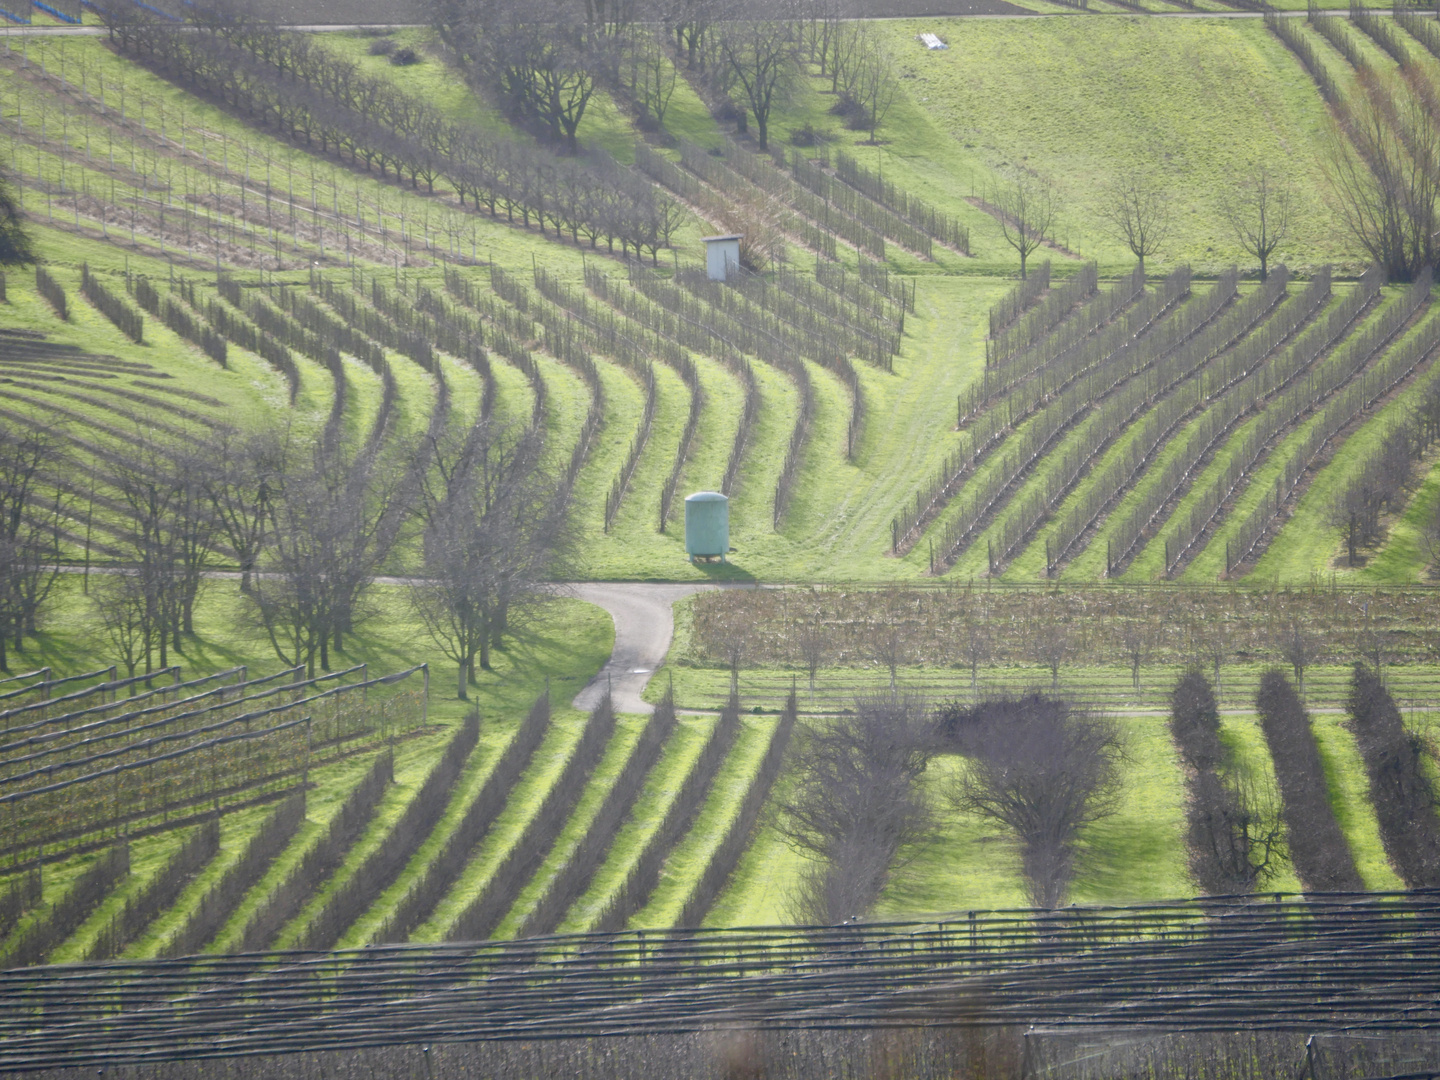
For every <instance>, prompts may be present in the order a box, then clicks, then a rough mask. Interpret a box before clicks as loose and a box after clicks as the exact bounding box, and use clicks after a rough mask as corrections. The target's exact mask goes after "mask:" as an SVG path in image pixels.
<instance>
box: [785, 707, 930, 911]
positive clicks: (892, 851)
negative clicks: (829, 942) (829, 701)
mask: <svg viewBox="0 0 1440 1080" xmlns="http://www.w3.org/2000/svg"><path fill="white" fill-rule="evenodd" d="M928 723H929V720H928V715H927V711H926V709H925V706H924V704H923V703H922V702H920V701H919V700H917V699H915V698H913V697H908V696H906V695H903V694H899V693H895V692H889V693H882V694H873V695H868V696H863V697H860V698H857V699H856V701H855V712H854V714H853V715H849V716H844V717H841V718H839V719H837V720H835V721H834V722H833V723H832V724H830V725H829V726H827V727H823V728H818V729H816V730H814V731H812V732H810V733H809V734H808V735H807V737H806V738H805V739H804V742H803V744H802V745H801V747H800V749H799V751H798V752H797V753H796V755H795V764H794V776H795V783H794V787H793V788H792V789H791V791H790V794H789V796H788V797H787V798H786V799H785V800H784V801H783V802H782V804H781V805H782V809H783V819H782V821H781V825H780V829H781V832H782V833H783V834H784V836H785V837H786V839H787V840H789V842H790V843H791V845H792V846H794V847H795V848H797V849H799V850H800V851H803V852H805V853H807V854H809V855H811V856H812V857H813V858H814V859H815V860H816V862H815V864H814V868H813V869H812V870H811V871H810V872H809V873H808V874H807V875H806V878H805V881H804V882H803V894H802V896H801V899H800V901H799V910H798V911H797V912H796V914H797V915H798V916H800V917H801V918H805V919H808V920H811V921H814V922H821V923H837V922H842V921H844V920H845V919H849V918H853V917H857V916H861V915H864V914H866V913H867V912H868V911H869V910H870V909H871V908H872V907H873V906H874V904H875V902H876V901H877V900H878V899H879V898H880V893H881V892H882V891H883V890H884V888H885V883H886V882H887V881H888V880H889V878H890V875H891V873H892V872H893V871H894V870H895V868H896V866H897V865H898V862H899V859H900V857H901V853H902V851H901V849H902V848H904V847H905V846H906V845H908V844H913V843H915V842H916V841H918V840H920V839H921V838H923V837H924V836H925V835H926V834H927V833H928V832H929V830H930V825H931V821H932V815H931V809H930V806H929V805H928V803H927V802H926V800H925V797H924V795H923V793H922V792H921V791H920V790H919V789H918V787H917V781H918V780H919V778H920V776H921V774H922V773H924V771H925V768H926V766H927V765H928V764H929V761H930V755H931V749H930V743H931V740H930V738H929V736H928V733H927V730H926V726H927V724H928Z"/></svg>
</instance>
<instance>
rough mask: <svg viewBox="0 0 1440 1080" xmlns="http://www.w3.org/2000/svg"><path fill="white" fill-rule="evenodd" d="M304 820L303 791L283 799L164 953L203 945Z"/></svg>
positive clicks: (188, 950) (187, 951)
mask: <svg viewBox="0 0 1440 1080" xmlns="http://www.w3.org/2000/svg"><path fill="white" fill-rule="evenodd" d="M304 821H305V793H304V792H303V791H301V792H297V793H296V794H294V795H291V796H290V797H288V798H286V799H285V800H283V801H282V802H281V803H280V805H279V806H277V807H276V808H275V811H274V813H272V814H270V815H269V816H268V817H266V819H265V821H264V822H263V823H262V824H261V826H260V828H259V829H257V830H256V831H255V833H254V834H253V835H252V836H251V837H250V839H249V841H248V842H247V843H246V845H245V850H244V851H243V852H241V854H240V858H239V859H238V860H236V862H235V864H234V865H233V866H231V867H230V868H229V869H228V870H226V871H225V873H224V874H223V875H222V876H221V878H220V880H219V881H217V882H216V883H215V884H214V885H213V886H211V888H210V889H209V890H208V891H207V892H206V893H205V894H204V895H203V896H201V897H200V899H199V900H198V901H197V902H196V904H195V906H194V907H193V908H191V909H190V914H189V916H188V917H187V918H186V920H185V924H184V925H183V926H182V927H181V928H180V929H179V930H178V931H176V933H175V934H174V935H173V936H172V937H171V938H170V940H169V941H168V942H166V943H165V948H164V949H163V951H162V955H164V956H187V955H190V954H192V953H197V952H199V951H200V950H201V949H202V948H204V946H205V945H207V944H208V943H209V942H210V941H211V940H212V939H213V938H214V937H215V935H216V934H218V933H220V930H221V928H222V927H223V926H224V925H225V923H226V922H227V921H229V919H230V917H231V916H232V915H234V914H235V912H236V911H237V910H238V909H239V907H240V904H241V903H242V902H243V901H244V899H245V896H246V894H247V893H249V892H250V890H251V889H253V888H254V887H255V886H256V885H258V884H259V883H260V879H261V878H262V877H264V876H265V873H266V871H268V870H269V869H270V867H271V866H272V865H273V864H274V862H275V860H276V859H277V858H279V856H280V853H281V852H283V851H284V850H285V849H286V847H288V846H289V844H290V841H291V840H293V839H294V838H295V833H296V832H297V831H299V828H300V826H301V825H302V824H303V823H304Z"/></svg>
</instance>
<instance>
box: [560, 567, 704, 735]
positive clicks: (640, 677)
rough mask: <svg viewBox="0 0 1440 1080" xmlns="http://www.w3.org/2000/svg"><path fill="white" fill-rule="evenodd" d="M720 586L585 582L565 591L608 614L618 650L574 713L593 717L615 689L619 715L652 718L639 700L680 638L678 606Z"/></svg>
mask: <svg viewBox="0 0 1440 1080" xmlns="http://www.w3.org/2000/svg"><path fill="white" fill-rule="evenodd" d="M714 588H718V586H716V585H706V584H690V585H661V584H642V583H637V582H586V583H584V584H576V585H570V586H568V587H567V589H566V591H567V592H568V593H570V594H571V595H572V596H575V597H576V598H578V599H580V600H585V601H588V602H589V603H591V604H595V605H597V606H599V607H602V608H604V609H605V610H606V611H608V612H609V613H610V618H611V619H612V620H613V621H614V623H615V649H614V651H613V652H612V653H611V654H610V660H609V662H608V663H607V664H606V665H605V666H604V667H603V668H601V669H600V673H599V674H598V675H596V676H595V678H593V679H591V680H590V682H589V683H587V684H586V686H585V689H583V690H581V691H580V693H578V694H576V695H575V700H574V702H573V704H574V706H575V708H577V709H585V710H586V711H589V710H590V709H593V708H595V706H596V705H598V704H600V699H601V698H602V697H604V695H605V689H606V687H607V686H608V687H609V688H610V695H611V699H612V700H613V702H614V705H615V711H616V712H622V713H650V712H652V711H654V706H652V705H651V704H649V703H648V702H646V701H643V700H642V699H641V697H640V695H641V694H642V693H643V692H644V690H645V686H646V684H647V683H649V682H650V676H651V675H653V674H654V673H655V669H656V668H658V667H659V666H660V665H661V664H662V663H663V662H664V660H665V654H666V653H667V652H669V651H670V639H671V638H672V637H674V635H675V613H674V604H675V601H677V600H682V599H684V598H685V597H687V596H690V595H691V594H692V593H697V592H701V591H702V590H708V589H714Z"/></svg>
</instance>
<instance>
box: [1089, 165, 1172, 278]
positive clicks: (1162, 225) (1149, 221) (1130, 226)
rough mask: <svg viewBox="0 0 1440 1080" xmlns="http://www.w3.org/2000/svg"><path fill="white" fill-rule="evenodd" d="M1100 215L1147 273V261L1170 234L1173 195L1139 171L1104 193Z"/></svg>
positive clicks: (1126, 176)
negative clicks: (1171, 197) (1171, 199)
mask: <svg viewBox="0 0 1440 1080" xmlns="http://www.w3.org/2000/svg"><path fill="white" fill-rule="evenodd" d="M1103 198H1104V201H1103V202H1102V203H1101V205H1100V216H1101V217H1102V218H1103V219H1104V221H1105V223H1106V224H1107V225H1108V226H1109V228H1110V232H1111V234H1112V235H1113V236H1114V237H1115V238H1116V239H1117V240H1119V241H1120V242H1121V243H1122V244H1124V245H1125V246H1126V247H1128V248H1129V249H1130V253H1131V254H1132V255H1134V256H1135V258H1136V259H1138V260H1139V261H1140V270H1141V272H1142V273H1143V272H1144V270H1145V259H1146V258H1147V257H1148V256H1151V255H1154V254H1155V253H1156V252H1158V251H1159V250H1160V248H1161V246H1162V245H1163V244H1164V243H1165V241H1166V239H1167V238H1168V237H1169V235H1170V225H1171V221H1172V215H1171V208H1170V196H1169V193H1168V192H1166V190H1165V188H1164V187H1163V186H1162V185H1161V184H1160V183H1159V182H1158V181H1157V180H1156V179H1155V178H1154V177H1152V176H1150V175H1148V174H1147V173H1144V172H1140V171H1138V170H1135V171H1131V172H1128V173H1125V174H1124V175H1122V176H1118V177H1116V178H1115V179H1114V180H1113V181H1112V182H1111V183H1110V185H1109V186H1108V187H1107V188H1106V190H1105V192H1104V197H1103Z"/></svg>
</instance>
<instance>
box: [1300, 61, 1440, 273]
mask: <svg viewBox="0 0 1440 1080" xmlns="http://www.w3.org/2000/svg"><path fill="white" fill-rule="evenodd" d="M1363 88H1364V93H1363V94H1362V95H1360V97H1359V100H1358V101H1356V102H1355V103H1354V104H1353V105H1351V106H1349V108H1348V111H1347V116H1346V122H1345V125H1344V128H1343V130H1341V129H1339V128H1336V129H1334V130H1332V131H1331V133H1330V140H1329V153H1328V156H1327V171H1328V173H1329V176H1330V181H1331V185H1332V186H1333V187H1334V189H1335V191H1336V192H1337V194H1338V195H1339V196H1340V209H1341V212H1342V214H1343V215H1344V219H1345V224H1346V225H1347V226H1348V228H1349V230H1350V233H1351V235H1352V236H1353V237H1354V238H1355V240H1356V241H1357V242H1358V243H1359V245H1360V246H1361V247H1362V248H1364V249H1365V251H1366V252H1367V253H1368V254H1369V256H1370V258H1371V259H1373V260H1374V261H1375V262H1376V263H1378V264H1379V265H1380V266H1381V267H1382V268H1383V269H1384V270H1385V273H1386V275H1387V277H1388V278H1389V279H1390V280H1391V281H1412V280H1414V278H1415V275H1416V274H1418V273H1419V272H1420V271H1421V269H1422V268H1423V267H1426V266H1433V265H1435V260H1436V242H1435V238H1436V234H1437V232H1440V167H1437V165H1436V163H1437V162H1440V115H1437V110H1436V107H1435V101H1434V97H1433V91H1431V90H1430V88H1429V87H1428V86H1426V85H1425V84H1424V83H1423V82H1420V81H1418V80H1417V81H1415V82H1411V81H1408V80H1406V79H1398V80H1394V81H1389V82H1385V81H1382V80H1380V79H1378V78H1371V79H1366V80H1364V82H1363Z"/></svg>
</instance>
